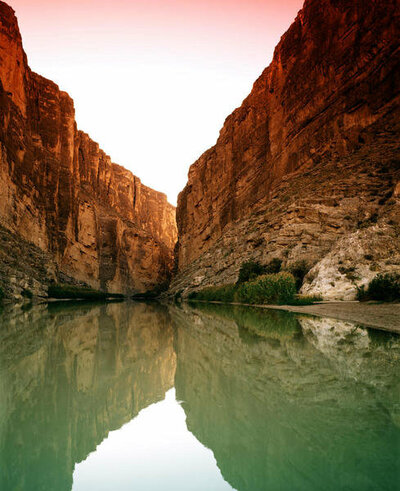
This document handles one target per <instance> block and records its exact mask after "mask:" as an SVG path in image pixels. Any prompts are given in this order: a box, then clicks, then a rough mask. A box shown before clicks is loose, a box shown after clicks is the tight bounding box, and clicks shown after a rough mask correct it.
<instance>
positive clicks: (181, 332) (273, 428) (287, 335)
mask: <svg viewBox="0 0 400 491" xmlns="http://www.w3.org/2000/svg"><path fill="white" fill-rule="evenodd" d="M171 314H172V317H173V321H174V325H175V326H176V339H175V349H176V352H177V360H178V363H177V372H176V378H175V386H176V394H177V398H178V399H180V400H182V401H184V402H183V408H184V410H185V412H186V415H187V425H188V428H189V430H190V431H192V432H193V434H194V435H195V436H196V437H197V438H198V439H199V440H200V441H201V442H202V443H203V444H204V445H206V446H207V447H209V448H210V449H212V450H213V452H214V455H215V458H216V459H217V462H218V466H219V467H220V469H221V471H222V474H223V476H224V478H225V479H226V480H227V481H228V482H229V483H230V484H231V485H232V486H233V487H234V488H236V489H238V490H241V491H244V490H251V491H256V490H264V489H296V490H299V489H304V490H310V489H316V490H317V489H318V490H319V489H327V490H337V489H349V490H361V489H362V490H368V489H387V490H389V489H395V488H396V487H397V485H398V479H399V476H400V459H399V448H400V446H399V445H400V432H399V426H400V420H399V415H398V413H396V411H395V409H396V404H398V400H399V388H400V385H399V379H398V375H399V369H400V356H399V355H400V341H399V338H398V337H394V336H390V335H387V334H382V335H380V333H378V332H372V331H371V332H369V331H367V330H365V329H361V328H357V327H356V326H354V325H351V324H349V323H344V322H340V321H327V320H323V319H321V320H319V319H313V318H308V317H303V316H302V317H295V316H294V315H291V314H288V313H279V312H278V313H277V312H271V313H269V312H265V311H260V310H257V309H248V308H241V307H237V308H235V307H228V306H225V307H224V306H210V305H205V304H202V305H198V306H197V307H196V308H194V309H191V308H189V307H184V308H183V309H178V308H175V309H172V310H171ZM257 333H258V334H257Z"/></svg>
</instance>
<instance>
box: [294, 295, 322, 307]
mask: <svg viewBox="0 0 400 491" xmlns="http://www.w3.org/2000/svg"><path fill="white" fill-rule="evenodd" d="M322 301H323V298H322V297H321V296H319V295H296V297H295V299H294V300H293V302H291V303H290V305H312V304H314V303H315V302H322Z"/></svg>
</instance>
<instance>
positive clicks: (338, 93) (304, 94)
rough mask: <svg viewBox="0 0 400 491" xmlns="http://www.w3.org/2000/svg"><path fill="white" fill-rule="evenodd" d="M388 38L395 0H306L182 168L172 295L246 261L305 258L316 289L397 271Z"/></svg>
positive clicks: (399, 65) (341, 287)
mask: <svg viewBox="0 0 400 491" xmlns="http://www.w3.org/2000/svg"><path fill="white" fill-rule="evenodd" d="M399 38H400V3H399V2H398V0H383V1H380V2H376V1H375V0H355V1H352V2H345V1H341V0H306V2H305V4H304V7H303V9H302V10H301V11H300V13H299V14H298V16H297V18H296V20H295V21H294V23H293V24H292V26H291V27H290V29H289V30H288V31H287V33H286V34H285V35H284V36H283V37H282V39H281V41H280V43H279V44H278V46H277V48H276V50H275V54H274V58H273V61H272V63H271V65H270V66H269V67H268V68H266V69H265V71H264V72H263V73H262V75H261V76H260V78H259V79H258V80H257V81H256V82H255V84H254V86H253V89H252V91H251V93H250V95H249V96H248V97H247V98H246V99H245V100H244V102H243V104H242V106H241V107H240V108H238V109H236V110H235V111H234V112H233V113H232V114H231V115H230V116H229V117H228V118H227V120H226V121H225V125H224V127H223V128H222V130H221V132H220V136H219V138H218V141H217V143H216V145H215V146H214V147H212V148H211V149H209V150H208V151H206V152H205V153H204V154H203V155H202V156H201V157H200V158H199V160H198V161H197V162H195V163H194V164H193V165H192V166H191V168H190V171H189V178H188V183H187V185H186V187H185V189H184V190H183V191H182V192H181V194H180V195H179V199H178V208H177V222H178V231H179V233H178V235H179V240H178V247H177V263H178V270H179V274H178V276H177V277H176V279H175V281H174V283H173V285H172V288H171V291H172V292H176V291H180V290H184V291H185V292H187V290H188V288H191V287H203V286H206V285H209V284H223V283H229V282H234V281H236V278H237V272H238V269H239V267H240V264H241V263H242V262H243V261H245V260H248V259H252V260H259V261H261V262H263V263H266V262H268V261H269V260H271V259H273V258H275V257H279V258H281V259H282V260H283V261H284V266H290V265H291V264H292V263H294V262H296V261H299V260H304V261H306V262H307V263H308V264H309V266H310V267H311V266H314V265H316V266H315V268H314V269H313V270H312V271H311V272H310V274H309V275H308V277H306V285H305V286H304V287H303V288H304V291H305V292H307V293H322V294H323V295H324V296H326V297H327V298H341V299H351V298H354V295H355V292H356V285H360V284H362V283H365V282H367V281H369V280H370V279H371V278H372V277H373V276H374V275H376V274H377V272H379V271H386V270H387V271H393V270H397V271H399V270H400V241H399V240H398V237H399V231H400V192H399V186H400V159H399V150H400V50H399V41H398V40H399ZM338 251H341V253H340V254H338Z"/></svg>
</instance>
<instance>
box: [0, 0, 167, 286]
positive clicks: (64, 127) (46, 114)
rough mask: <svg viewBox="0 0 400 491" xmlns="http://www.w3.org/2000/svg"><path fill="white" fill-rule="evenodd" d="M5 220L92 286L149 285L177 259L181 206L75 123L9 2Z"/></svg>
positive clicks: (1, 70) (2, 87) (3, 65)
mask: <svg viewBox="0 0 400 491" xmlns="http://www.w3.org/2000/svg"><path fill="white" fill-rule="evenodd" d="M99 104H101V101H99ZM0 224H1V225H3V227H5V228H6V229H8V230H10V231H12V232H13V233H14V234H15V235H16V236H17V237H21V238H22V239H25V240H26V241H29V242H30V243H32V244H33V245H35V246H37V247H38V248H39V249H41V250H42V251H44V252H46V253H49V254H50V257H51V258H52V259H51V260H52V261H53V262H54V269H55V270H56V272H61V273H62V274H64V275H66V276H69V277H71V278H72V279H74V280H77V281H82V282H85V283H87V284H89V285H90V286H92V287H94V288H99V289H103V290H108V291H113V292H128V293H129V292H143V291H146V290H150V289H152V288H154V287H155V286H156V285H158V284H160V283H162V282H164V281H165V280H166V279H167V278H168V276H169V275H170V272H171V268H172V266H173V249H174V245H175V242H176V224H175V209H174V207H173V206H172V205H170V204H169V203H168V202H167V198H166V196H165V195H164V194H162V193H159V192H156V191H154V190H152V189H150V188H148V187H146V186H144V185H143V184H142V183H141V181H140V179H139V178H137V177H136V176H134V175H133V174H132V173H131V172H129V171H127V170H126V169H124V168H123V167H120V166H119V165H116V164H114V163H112V161H111V159H110V157H108V156H107V155H106V154H105V153H104V152H103V151H102V150H101V149H100V148H99V145H98V144H97V143H95V142H93V141H92V140H91V139H90V137H89V136H88V135H86V134H85V133H83V132H81V131H78V130H77V126H76V123H75V112H74V105H73V101H72V99H71V98H70V97H69V96H68V94H66V93H65V92H62V91H61V90H60V89H59V88H58V86H57V85H56V84H54V83H53V82H51V81H50V80H47V79H45V78H43V77H41V76H39V75H37V74H36V73H33V72H32V71H31V70H30V69H29V66H28V63H27V57H26V55H25V52H24V50H23V46H22V40H21V35H20V32H19V29H18V23H17V19H16V17H15V15H14V12H13V10H12V9H11V8H10V7H9V6H8V5H6V4H5V3H3V2H0Z"/></svg>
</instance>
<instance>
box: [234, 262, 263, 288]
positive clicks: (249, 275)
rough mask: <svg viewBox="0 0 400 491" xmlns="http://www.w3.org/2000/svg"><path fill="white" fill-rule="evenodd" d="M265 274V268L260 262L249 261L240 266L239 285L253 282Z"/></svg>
mask: <svg viewBox="0 0 400 491" xmlns="http://www.w3.org/2000/svg"><path fill="white" fill-rule="evenodd" d="M263 273H264V267H263V266H262V265H261V264H260V263H259V262H258V261H247V262H245V263H243V264H242V265H241V266H240V270H239V277H238V280H237V282H236V284H237V285H240V284H241V283H245V282H246V281H249V280H253V279H255V278H257V276H260V275H262V274H263Z"/></svg>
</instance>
